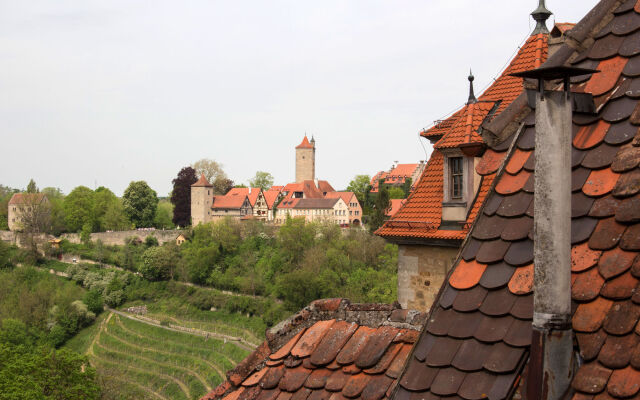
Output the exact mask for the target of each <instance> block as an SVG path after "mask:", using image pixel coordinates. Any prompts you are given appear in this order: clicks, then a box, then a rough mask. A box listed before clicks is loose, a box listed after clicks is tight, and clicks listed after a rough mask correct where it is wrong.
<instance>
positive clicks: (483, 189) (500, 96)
mask: <svg viewBox="0 0 640 400" xmlns="http://www.w3.org/2000/svg"><path fill="white" fill-rule="evenodd" d="M547 43H548V33H545V32H541V33H533V34H532V35H531V36H530V37H529V38H528V39H527V40H526V41H525V43H524V44H523V45H522V46H521V47H520V49H519V50H518V52H517V54H516V56H515V57H514V58H513V59H512V60H511V62H510V63H509V65H508V66H507V68H506V69H505V70H504V71H503V72H502V74H501V75H500V76H499V77H498V78H497V79H496V80H495V81H494V82H493V83H492V84H491V85H490V86H489V87H488V88H487V89H486V90H485V91H484V92H483V93H482V94H481V95H480V96H478V97H477V98H476V97H475V94H474V91H473V80H474V77H473V75H470V76H469V81H470V91H469V96H468V99H467V102H466V104H465V105H464V106H463V107H462V108H461V109H460V110H458V111H456V112H455V113H453V114H452V115H451V116H450V117H448V118H447V119H444V120H442V121H437V122H436V123H435V124H434V125H433V126H432V127H431V128H429V129H426V130H424V131H423V132H421V136H422V137H424V138H426V139H428V140H430V141H431V143H432V144H433V148H434V149H433V152H432V153H431V157H430V159H429V161H428V162H427V164H426V167H425V168H424V172H423V173H422V176H421V178H420V179H419V181H418V183H417V185H416V187H415V189H414V190H413V192H412V193H411V194H410V196H409V197H408V198H407V201H406V202H405V203H404V205H403V206H402V207H401V208H400V209H399V210H398V211H397V212H395V214H394V215H393V217H391V218H390V219H389V220H388V221H387V222H386V223H385V224H384V225H383V226H382V227H381V228H380V229H379V230H378V231H377V232H376V234H378V235H380V236H382V237H384V238H385V239H387V240H389V241H391V242H394V243H397V244H398V245H399V256H398V300H399V301H400V303H401V304H402V305H403V307H409V308H415V309H419V310H427V309H429V307H430V306H431V304H432V302H433V300H434V298H435V296H436V294H437V292H438V289H439V287H440V285H441V284H442V282H443V281H444V278H445V274H446V272H447V271H448V270H449V269H450V268H451V266H452V263H453V260H454V258H455V257H456V254H457V253H458V251H459V248H460V245H461V244H462V240H463V239H464V238H465V237H466V236H467V233H468V232H469V228H470V226H471V225H472V224H473V222H474V221H475V219H476V217H477V215H478V210H479V208H480V206H481V204H482V203H483V201H484V200H485V198H486V196H487V193H488V192H489V189H490V188H491V186H492V184H493V180H494V178H495V173H494V174H485V175H481V174H478V173H476V172H475V164H476V163H477V162H478V161H479V160H480V159H481V158H480V156H481V155H482V154H483V152H485V144H484V142H483V139H482V137H481V136H480V132H479V130H480V126H481V124H482V123H483V121H488V120H491V119H493V118H495V117H496V116H497V115H500V114H501V113H502V112H503V111H504V110H505V109H506V107H507V106H509V105H510V104H511V103H512V102H513V101H514V99H516V98H517V97H518V96H519V95H520V94H521V93H522V92H523V86H522V78H516V77H513V76H511V75H510V74H513V73H516V72H522V71H526V70H529V69H533V68H536V67H539V66H540V65H541V64H542V63H543V62H544V61H545V60H546V58H547V50H548V48H547ZM506 150H507V149H506V148H500V149H498V150H493V149H488V150H486V152H485V153H484V154H485V158H486V159H487V160H491V161H492V162H493V163H497V164H499V163H500V162H501V160H502V158H503V157H504V156H505V154H506Z"/></svg>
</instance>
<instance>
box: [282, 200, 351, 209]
mask: <svg viewBox="0 0 640 400" xmlns="http://www.w3.org/2000/svg"><path fill="white" fill-rule="evenodd" d="M339 200H340V197H337V198H324V199H298V201H297V202H296V204H294V205H293V208H299V209H312V208H314V209H315V208H333V206H335V205H336V203H337V202H338V201H339Z"/></svg>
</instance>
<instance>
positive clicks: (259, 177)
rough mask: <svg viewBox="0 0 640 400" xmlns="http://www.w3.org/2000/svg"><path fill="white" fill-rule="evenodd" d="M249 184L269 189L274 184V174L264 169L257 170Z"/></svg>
mask: <svg viewBox="0 0 640 400" xmlns="http://www.w3.org/2000/svg"><path fill="white" fill-rule="evenodd" d="M249 186H250V187H254V188H260V189H262V190H267V189H269V188H270V187H271V186H273V175H271V174H270V173H268V172H264V171H257V172H256V175H255V176H254V177H253V179H251V180H249Z"/></svg>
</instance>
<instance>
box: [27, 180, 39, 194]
mask: <svg viewBox="0 0 640 400" xmlns="http://www.w3.org/2000/svg"><path fill="white" fill-rule="evenodd" d="M38 192H39V190H38V187H37V186H36V182H35V181H34V180H33V179H31V180H30V181H29V184H28V185H27V193H38Z"/></svg>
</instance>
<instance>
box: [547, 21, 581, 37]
mask: <svg viewBox="0 0 640 400" xmlns="http://www.w3.org/2000/svg"><path fill="white" fill-rule="evenodd" d="M574 26H576V24H574V23H571V22H556V24H555V25H554V26H553V29H552V30H551V36H552V37H554V36H561V35H564V33H565V32H566V31H569V30H571V29H573V27H574Z"/></svg>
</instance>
